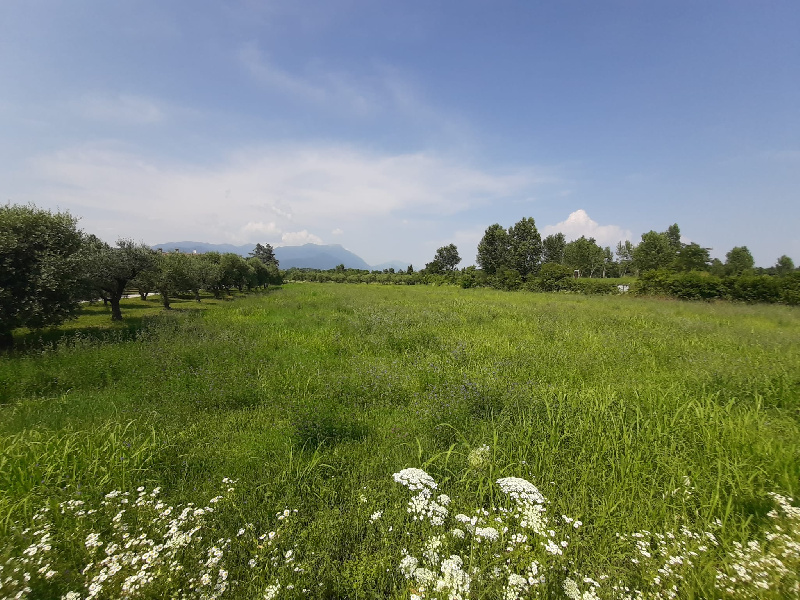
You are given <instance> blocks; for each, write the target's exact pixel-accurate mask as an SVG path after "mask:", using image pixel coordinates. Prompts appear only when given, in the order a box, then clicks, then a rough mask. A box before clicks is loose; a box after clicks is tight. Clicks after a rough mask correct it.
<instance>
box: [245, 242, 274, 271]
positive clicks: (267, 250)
mask: <svg viewBox="0 0 800 600" xmlns="http://www.w3.org/2000/svg"><path fill="white" fill-rule="evenodd" d="M250 256H251V257H253V258H257V259H258V260H260V261H261V262H262V263H263V264H264V266H269V265H275V268H276V269H277V268H280V263H279V262H278V259H277V258H276V257H275V251H274V250H273V249H272V246H271V245H269V244H265V245H263V246H262V245H261V244H256V247H255V248H254V249H253V251H252V252H251V253H250Z"/></svg>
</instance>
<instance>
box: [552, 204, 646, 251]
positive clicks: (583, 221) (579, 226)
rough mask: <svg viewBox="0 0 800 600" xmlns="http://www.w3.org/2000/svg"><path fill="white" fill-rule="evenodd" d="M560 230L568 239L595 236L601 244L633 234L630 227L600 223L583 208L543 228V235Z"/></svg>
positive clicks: (609, 243)
mask: <svg viewBox="0 0 800 600" xmlns="http://www.w3.org/2000/svg"><path fill="white" fill-rule="evenodd" d="M559 232H560V233H563V234H564V236H565V237H566V238H567V240H575V239H577V238H579V237H581V236H582V235H585V236H586V237H593V238H594V239H595V240H597V243H599V244H600V245H601V246H613V245H615V244H616V243H617V242H619V241H621V240H630V239H632V236H633V234H632V233H631V232H630V231H629V230H628V229H623V228H622V227H620V226H619V225H600V224H599V223H598V222H597V221H594V220H592V218H591V217H590V216H589V215H588V214H587V213H586V211H585V210H583V209H582V208H581V209H578V210H576V211H575V212H572V213H570V215H569V216H568V217H567V218H566V220H564V221H561V222H560V223H556V224H555V225H547V226H546V227H543V228H542V236H543V237H544V236H547V235H551V234H554V233H559Z"/></svg>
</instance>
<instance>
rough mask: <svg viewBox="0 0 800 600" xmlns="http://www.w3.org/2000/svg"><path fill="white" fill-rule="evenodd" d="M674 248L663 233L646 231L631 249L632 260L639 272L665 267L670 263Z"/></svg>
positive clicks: (672, 258)
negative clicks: (632, 249)
mask: <svg viewBox="0 0 800 600" xmlns="http://www.w3.org/2000/svg"><path fill="white" fill-rule="evenodd" d="M674 258H675V250H674V249H673V247H672V246H671V244H670V238H669V237H668V236H667V235H666V234H665V233H657V232H655V231H648V232H647V233H643V234H642V241H641V242H639V244H638V245H637V246H636V248H635V249H634V251H633V262H634V265H635V267H636V268H637V269H638V270H639V272H640V273H644V272H645V271H653V270H656V269H665V268H667V267H669V266H670V265H671V264H672V261H673V260H674Z"/></svg>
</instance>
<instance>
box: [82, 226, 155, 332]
mask: <svg viewBox="0 0 800 600" xmlns="http://www.w3.org/2000/svg"><path fill="white" fill-rule="evenodd" d="M83 254H84V258H85V261H86V278H87V283H88V288H89V294H90V298H94V297H97V296H100V297H101V298H104V299H107V300H108V302H109V303H110V304H111V320H112V321H121V320H122V311H121V310H120V306H119V302H120V300H121V299H122V296H123V294H124V293H125V288H126V287H127V286H128V284H129V283H131V282H132V281H133V280H134V279H135V278H136V277H137V276H138V275H140V274H141V273H143V272H144V271H147V270H154V269H156V267H157V264H156V253H155V252H154V251H153V250H152V249H151V248H150V247H149V246H146V245H145V244H137V243H134V242H133V241H132V240H126V239H121V240H118V241H117V245H116V246H110V245H109V244H107V243H105V242H104V241H102V240H101V239H99V238H98V237H96V236H94V235H90V236H87V239H86V240H85V243H84V253H83Z"/></svg>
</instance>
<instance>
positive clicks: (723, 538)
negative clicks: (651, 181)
mask: <svg viewBox="0 0 800 600" xmlns="http://www.w3.org/2000/svg"><path fill="white" fill-rule="evenodd" d="M130 303H131V305H132V306H135V305H136V303H140V301H139V300H132V301H130ZM123 311H124V307H123ZM80 325H81V321H80V320H79V321H78V322H77V323H75V324H74V325H73V329H72V333H70V334H69V335H63V336H60V337H58V338H57V339H54V340H49V341H48V340H45V341H44V342H42V341H40V342H38V343H39V346H37V342H36V341H35V340H32V341H31V343H30V344H28V345H27V346H26V348H25V349H24V350H23V351H22V352H20V353H18V354H16V355H12V356H8V357H4V358H3V359H2V360H0V380H2V381H3V383H4V385H3V386H2V388H3V391H2V397H1V399H0V402H2V407H0V444H2V457H0V483H2V487H0V489H2V492H0V535H3V536H4V537H5V538H6V539H7V540H9V544H10V545H9V546H8V547H9V548H10V549H9V550H8V551H7V552H8V553H9V554H8V555H9V556H11V555H13V554H14V552H15V551H17V550H19V549H17V550H14V548H15V546H14V544H17V543H21V542H13V543H12V540H18V539H19V538H18V537H17V536H18V532H19V530H21V529H23V528H24V527H27V526H28V525H29V523H30V520H31V519H32V516H33V515H34V514H35V511H36V510H37V507H39V506H41V505H42V504H43V503H45V504H46V503H48V502H50V503H55V502H63V501H66V500H67V499H69V498H74V497H76V496H75V494H77V493H80V495H81V497H82V498H86V499H87V500H86V501H87V502H99V501H101V500H102V498H104V496H105V495H106V494H108V493H109V492H111V491H112V490H115V489H119V490H123V491H124V490H127V491H132V490H134V489H136V488H137V487H138V486H143V485H144V486H150V487H153V486H160V487H161V488H162V490H163V491H162V495H163V496H164V498H165V500H164V501H165V502H170V503H172V504H174V505H176V506H177V505H184V504H186V503H187V502H195V503H197V504H200V503H205V502H207V501H208V499H209V498H212V497H213V496H215V495H216V493H217V490H218V487H219V482H220V481H221V480H222V478H223V477H231V478H235V479H237V480H238V481H239V483H238V484H237V486H236V489H235V491H234V492H232V495H231V499H230V505H229V509H226V510H220V511H217V512H215V513H213V514H212V515H211V516H210V517H208V519H210V520H209V527H212V526H213V529H214V531H218V532H219V535H220V536H221V537H223V538H225V539H227V538H230V539H232V540H234V542H232V543H231V546H230V549H226V550H225V551H226V552H228V553H229V556H228V558H227V569H228V571H229V572H230V581H231V583H232V584H231V586H230V587H229V588H226V592H225V593H226V595H233V596H237V597H243V598H244V597H248V598H249V597H255V596H254V594H255V591H254V590H260V591H259V592H258V593H259V594H261V593H264V592H267V591H268V588H269V589H271V590H273V591H275V590H277V589H278V588H276V587H275V586H276V585H277V586H279V588H280V592H279V593H281V594H287V593H289V594H294V593H298V594H299V593H302V589H307V590H310V591H307V592H306V593H307V594H309V595H313V596H318V597H342V596H348V597H388V596H393V597H401V598H402V597H408V596H409V595H410V594H412V593H413V594H418V595H419V594H423V595H424V594H426V593H428V594H429V595H430V590H428V591H427V592H426V591H424V590H422V591H421V590H420V589H418V588H419V587H420V586H419V582H418V581H416V580H414V579H413V578H411V579H407V578H406V577H405V576H404V574H403V572H402V571H401V570H400V569H399V564H400V561H401V559H402V553H401V552H400V551H401V549H402V548H407V549H408V550H409V551H412V550H413V548H414V547H417V546H415V544H416V545H419V544H422V543H427V542H425V540H429V538H430V535H432V534H431V532H430V531H427V530H425V531H423V530H420V529H418V528H417V529H414V527H415V526H412V525H411V524H410V522H409V520H408V518H409V517H408V514H407V513H406V512H405V506H406V503H407V501H408V496H407V494H405V493H404V491H403V490H402V489H401V487H400V486H397V484H396V483H394V482H393V481H392V477H391V476H392V474H393V473H396V472H399V471H400V470H401V469H403V468H405V467H417V468H421V469H425V470H426V472H428V473H430V474H431V475H432V476H433V478H434V479H435V481H436V482H438V490H440V491H441V492H443V493H446V494H447V495H449V496H450V497H452V498H453V499H454V502H455V503H456V504H459V505H460V506H462V507H466V506H471V507H473V508H474V509H478V508H485V509H487V510H491V509H492V508H493V507H495V508H497V507H500V506H502V505H503V495H502V493H500V492H499V491H498V487H497V485H496V484H495V482H496V481H497V480H498V479H499V478H502V477H522V478H526V479H527V480H529V481H530V482H532V483H533V484H535V486H536V487H537V488H538V489H539V490H541V492H542V494H543V495H544V496H546V497H547V498H548V500H549V504H548V507H547V511H548V514H552V515H556V516H558V515H569V516H570V517H571V518H573V519H577V520H580V521H582V523H583V526H582V528H581V529H580V532H579V534H575V535H574V536H573V538H572V540H571V542H570V544H569V551H568V556H566V555H565V556H566V558H564V560H565V561H566V562H565V563H564V564H565V565H567V566H564V567H563V569H562V567H559V569H562V571H559V575H558V578H559V579H558V580H557V581H556V579H555V578H554V579H553V581H552V582H550V583H548V584H547V585H546V586H545V587H543V588H537V589H536V590H533V589H531V590H529V592H528V593H530V594H534V593H540V594H545V595H548V594H554V595H556V596H557V595H560V594H564V593H566V592H565V591H564V588H563V581H564V579H565V578H566V577H567V576H568V575H569V573H568V572H567V571H565V570H564V569H571V571H570V573H572V572H574V573H582V574H584V575H586V576H592V577H594V579H595V580H596V581H598V582H599V583H600V584H602V585H600V586H599V587H598V588H597V590H598V591H597V593H598V594H600V595H603V594H605V593H608V594H611V593H612V592H611V590H612V587H611V585H612V584H611V582H612V581H613V582H614V585H618V582H628V583H629V584H630V585H631V586H634V587H635V586H638V588H637V589H644V590H646V591H647V593H648V594H651V595H655V594H656V590H657V589H658V587H657V586H655V587H654V585H653V583H652V579H653V577H656V576H658V575H657V572H656V571H657V570H656V571H654V573H655V574H654V573H650V571H648V570H647V569H648V568H649V567H647V568H645V566H642V564H637V563H632V562H631V561H630V558H631V552H632V550H631V548H633V552H634V553H635V551H636V546H635V545H632V542H631V538H621V537H619V536H629V535H630V534H633V533H635V532H641V531H646V532H649V533H652V534H653V535H655V534H656V533H659V532H664V533H666V532H670V531H678V530H679V529H680V527H686V528H688V529H689V530H691V531H697V532H711V531H713V532H714V535H715V536H716V538H717V539H718V541H719V547H718V548H717V547H715V549H714V550H713V551H711V550H709V551H708V552H704V553H699V554H700V555H699V557H698V558H697V559H696V560H697V562H696V564H695V565H694V566H693V567H692V568H691V569H687V570H686V576H685V577H684V579H681V580H676V581H677V582H678V583H680V594H681V595H682V596H686V597H689V596H692V595H696V596H703V597H707V596H711V595H720V594H723V593H728V592H725V591H724V590H723V588H722V583H720V582H721V581H723V580H722V579H717V576H718V575H720V574H723V573H727V571H726V569H727V566H728V565H729V564H733V563H734V562H735V560H734V557H735V552H736V546H735V545H734V542H736V543H743V544H746V542H747V541H751V540H754V539H755V540H761V541H762V542H763V541H764V539H765V538H764V536H765V535H767V534H768V533H770V532H772V531H773V529H772V528H773V525H774V524H775V519H774V518H773V517H770V516H769V514H770V511H772V510H774V509H775V506H776V504H775V499H774V498H773V497H771V496H769V494H770V493H772V492H777V493H779V494H782V495H786V496H791V495H796V494H797V492H798V486H799V484H800V460H798V459H800V443H799V442H800V423H799V422H798V417H800V313H798V311H797V309H795V308H791V307H783V306H748V305H735V304H690V303H680V302H670V301H659V300H650V299H638V298H629V297H575V296H571V295H570V296H560V295H548V294H529V293H503V292H496V291H492V290H485V289H474V290H472V289H471V290H461V289H455V288H429V287H427V286H426V287H384V286H337V285H335V284H330V285H314V286H310V285H302V284H295V285H287V286H285V287H284V288H283V289H282V290H278V291H273V292H271V293H269V294H267V295H261V296H255V297H250V298H246V299H238V300H236V301H234V302H228V303H220V304H219V305H215V306H213V307H212V308H210V309H209V310H204V311H202V312H197V311H195V312H189V311H173V313H172V314H163V315H146V316H145V317H142V318H141V320H140V321H137V322H135V323H132V327H129V328H127V329H125V333H124V335H123V334H118V335H86V334H84V333H82V332H81V327H80ZM45 342H46V343H45ZM483 446H487V447H488V451H487V452H488V453H489V454H488V455H487V458H486V460H485V461H484V464H482V466H481V468H476V467H475V464H474V462H475V461H474V452H475V451H476V449H478V448H481V447H483ZM471 453H473V461H472V463H471V462H470V454H471ZM687 477H688V481H689V482H690V484H688V485H687V484H686V481H687V480H686V479H685V478H687ZM287 508H289V509H292V510H293V509H297V510H298V512H297V513H296V515H295V516H293V521H292V523H293V524H292V529H291V533H288V532H287V533H286V538H288V537H291V538H293V540H294V541H293V542H292V544H291V545H290V546H288V547H287V548H295V546H294V544H297V546H296V550H295V552H296V554H295V555H293V557H294V558H293V560H296V562H294V563H292V565H295V566H296V565H300V564H301V563H302V568H301V571H294V570H293V569H294V566H292V567H291V568H289V567H287V565H286V564H284V562H283V561H282V562H281V563H280V565H279V566H280V569H282V570H280V569H278V567H277V566H275V567H274V568H273V567H270V568H266V567H259V568H258V569H256V568H254V567H251V566H250V562H249V561H250V560H254V559H253V556H255V554H253V553H254V552H255V553H256V554H257V553H258V551H257V550H254V549H253V548H257V546H258V544H256V545H255V546H253V547H251V546H247V547H246V548H245V547H244V546H242V547H237V546H236V543H235V542H236V540H237V535H236V534H237V532H238V531H239V530H240V529H241V528H242V526H243V524H247V523H249V524H251V525H252V528H253V530H254V531H258V532H261V531H269V530H271V529H273V528H274V523H275V518H276V515H277V514H279V513H281V511H283V510H285V509H287ZM464 510H466V509H464ZM378 512H380V513H381V516H380V517H379V518H377V519H373V520H372V522H371V516H373V515H375V514H376V513H378ZM292 514H293V515H294V513H292ZM451 516H452V515H451ZM784 527H787V526H786V525H784ZM789 529H791V526H789ZM87 531H88V529H87ZM287 531H288V530H287ZM634 539H639V538H634ZM498 543H499V542H498ZM653 544H654V548H655V547H656V546H657V544H656V542H655V541H654V542H653ZM765 547H766V546H765ZM287 548H284V549H283V550H282V551H286V549H287ZM420 548H421V546H420ZM762 549H763V548H762ZM664 552H672V550H664ZM765 552H766V550H765ZM75 560H76V564H75V566H74V567H73V568H77V567H78V565H77V562H79V559H78V558H77V557H76V559H75ZM259 560H261V558H259ZM259 564H260V563H259ZM420 564H421V563H420ZM559 564H560V563H559ZM797 564H798V565H800V563H797ZM543 568H544V566H543ZM553 568H555V567H553ZM276 569H278V570H276ZM654 569H655V567H654ZM311 573H313V577H311V576H310V575H308V574H311ZM689 573H691V576H689V575H688V574H689ZM279 574H280V577H279ZM601 575H603V576H604V577H605V579H603V580H602V581H601V580H600V579H599V577H600V576H601ZM215 577H216V575H215ZM784 579H785V581H784V582H783V583H782V584H780V585H783V586H784V587H780V585H778V584H777V583H775V582H772V583H771V585H772V589H773V591H772V592H770V591H765V590H760V591H759V592H758V594H759V595H764V596H765V597H766V596H768V595H769V594H770V593H772V594H774V595H775V597H780V595H781V594H785V593H786V590H787V589H791V587H786V586H791V585H793V582H796V581H797V579H796V578H795V579H793V580H791V578H788V579H787V578H784ZM54 580H55V581H56V583H54V584H53V586H54V587H52V588H48V589H52V590H56V591H58V592H59V593H61V594H65V593H66V592H67V591H68V589H71V588H68V585H67V583H68V582H67V581H66V580H64V583H63V585H62V584H58V583H57V581H58V577H57V576H54ZM575 581H577V582H578V583H580V585H581V586H583V587H584V588H586V586H584V584H583V583H581V582H580V581H579V580H575ZM725 581H727V580H725ZM311 582H313V585H312V584H311ZM59 585H62V587H59ZM288 585H292V586H294V588H292V589H287V586H288ZM587 585H588V584H587ZM670 585H672V584H670ZM676 585H677V584H676ZM270 586H272V587H271V588H270ZM734 587H735V586H734ZM478 589H479V586H473V591H475V590H478ZM486 589H487V590H489V589H490V588H486ZM592 589H593V588H592ZM620 589H622V588H620ZM668 589H670V588H669V586H665V587H664V590H668ZM732 589H733V588H732ZM737 589H738V588H737ZM746 589H747V590H750V588H746ZM537 590H538V591H537ZM604 590H605V591H604ZM719 590H722V591H719ZM742 590H745V588H742ZM586 591H587V593H588V591H589V588H587V589H586ZM662 592H663V593H666V591H663V590H662ZM662 592H658V593H662ZM270 593H272V592H270ZM275 593H278V592H275ZM442 593H444V592H442ZM475 593H477V592H475ZM486 593H488V594H494V593H495V592H491V591H487V592H486ZM497 593H500V592H497ZM614 593H616V592H614ZM736 593H739V592H735V593H732V594H733V595H736ZM742 593H744V592H742ZM747 593H750V592H749V591H748V592H747Z"/></svg>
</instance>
